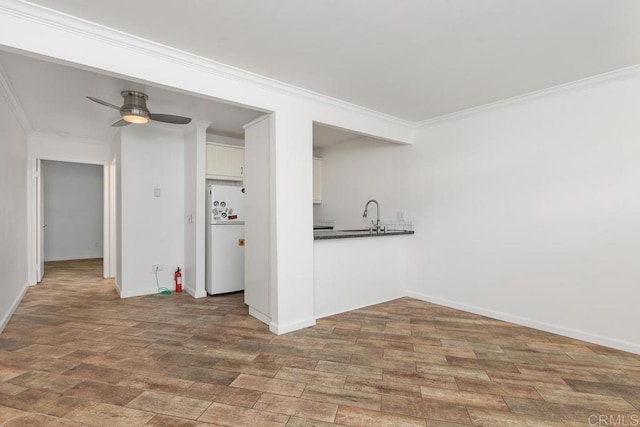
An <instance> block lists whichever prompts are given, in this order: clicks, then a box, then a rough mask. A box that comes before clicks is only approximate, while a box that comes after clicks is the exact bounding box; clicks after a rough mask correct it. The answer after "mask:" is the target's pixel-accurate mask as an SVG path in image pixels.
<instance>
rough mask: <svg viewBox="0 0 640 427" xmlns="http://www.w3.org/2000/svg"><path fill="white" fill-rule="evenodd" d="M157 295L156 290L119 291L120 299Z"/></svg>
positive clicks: (154, 288)
mask: <svg viewBox="0 0 640 427" xmlns="http://www.w3.org/2000/svg"><path fill="white" fill-rule="evenodd" d="M157 293H158V288H156V287H153V288H144V289H133V290H131V291H124V292H123V291H120V298H132V297H141V296H145V295H154V294H157Z"/></svg>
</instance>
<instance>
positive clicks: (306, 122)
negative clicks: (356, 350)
mask: <svg viewBox="0 0 640 427" xmlns="http://www.w3.org/2000/svg"><path fill="white" fill-rule="evenodd" d="M272 120H273V124H274V126H273V127H272V132H273V135H272V137H273V139H272V144H273V146H272V148H273V150H272V158H271V160H272V162H273V166H275V167H274V168H273V169H272V179H273V180H272V193H271V197H272V199H271V200H272V216H271V226H272V239H273V242H272V248H273V249H274V250H275V253H274V254H272V265H273V266H274V267H275V277H274V279H275V282H274V284H275V286H273V287H272V292H271V324H270V329H271V331H272V332H275V333H277V334H282V333H287V332H290V331H294V330H297V329H301V328H305V327H308V326H312V325H315V316H314V304H313V203H312V202H313V128H312V120H311V118H310V117H309V116H306V115H304V114H303V113H300V112H292V111H277V112H276V113H274V114H273V118H272Z"/></svg>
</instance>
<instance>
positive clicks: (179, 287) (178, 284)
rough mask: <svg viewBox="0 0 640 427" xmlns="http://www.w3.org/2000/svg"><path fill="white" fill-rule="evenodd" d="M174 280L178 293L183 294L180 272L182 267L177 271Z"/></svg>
mask: <svg viewBox="0 0 640 427" xmlns="http://www.w3.org/2000/svg"><path fill="white" fill-rule="evenodd" d="M174 280H175V281H176V292H182V273H181V272H180V267H178V268H177V269H176V273H175V274H174Z"/></svg>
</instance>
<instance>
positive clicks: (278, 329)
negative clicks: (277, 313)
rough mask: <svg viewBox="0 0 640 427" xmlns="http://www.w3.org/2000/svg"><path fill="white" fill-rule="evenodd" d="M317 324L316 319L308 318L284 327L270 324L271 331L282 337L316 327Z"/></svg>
mask: <svg viewBox="0 0 640 427" xmlns="http://www.w3.org/2000/svg"><path fill="white" fill-rule="evenodd" d="M315 324H316V318H315V317H307V318H306V319H302V320H298V321H295V322H290V323H286V324H284V325H281V324H279V323H274V322H271V323H269V330H270V331H271V332H273V333H274V334H276V335H282V334H287V333H289V332H293V331H298V330H300V329H304V328H308V327H310V326H315Z"/></svg>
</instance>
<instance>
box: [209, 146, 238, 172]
mask: <svg viewBox="0 0 640 427" xmlns="http://www.w3.org/2000/svg"><path fill="white" fill-rule="evenodd" d="M207 178H209V179H224V180H227V181H242V180H243V179H244V148H243V147H235V146H233V145H224V144H215V143H212V142H207Z"/></svg>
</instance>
